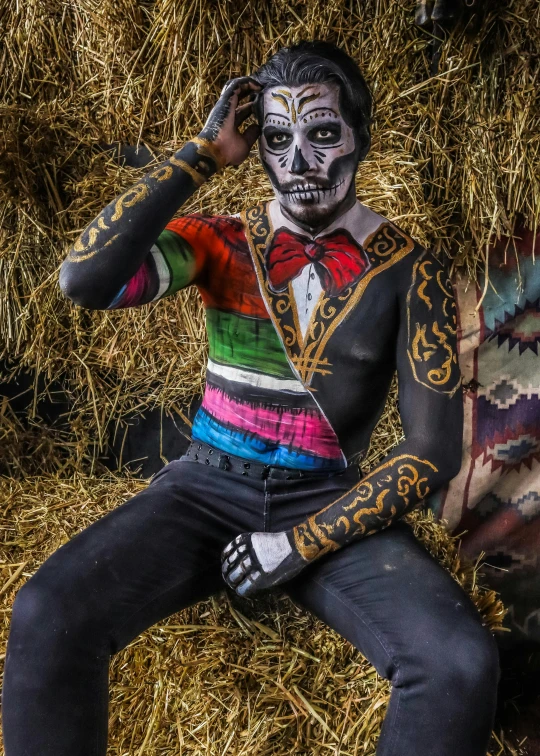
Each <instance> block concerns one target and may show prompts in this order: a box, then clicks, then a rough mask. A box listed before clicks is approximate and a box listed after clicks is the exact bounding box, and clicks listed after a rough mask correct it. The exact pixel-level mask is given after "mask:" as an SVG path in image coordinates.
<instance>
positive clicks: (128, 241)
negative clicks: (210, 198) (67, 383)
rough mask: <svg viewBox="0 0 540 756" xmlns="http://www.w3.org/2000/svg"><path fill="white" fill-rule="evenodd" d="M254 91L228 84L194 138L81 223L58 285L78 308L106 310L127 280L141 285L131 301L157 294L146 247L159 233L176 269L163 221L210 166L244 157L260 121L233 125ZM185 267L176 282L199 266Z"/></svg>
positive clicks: (253, 86) (249, 82) (175, 249)
mask: <svg viewBox="0 0 540 756" xmlns="http://www.w3.org/2000/svg"><path fill="white" fill-rule="evenodd" d="M259 90H260V86H259V85H258V84H257V83H256V82H255V81H254V80H253V79H251V78H250V77H243V78H240V79H233V80H232V81H230V82H228V84H226V85H225V87H224V89H223V91H222V93H221V96H220V98H219V100H218V102H217V103H216V105H215V106H214V108H213V110H212V111H211V113H210V116H209V118H208V121H207V122H206V124H205V126H204V128H203V130H202V131H201V133H200V134H199V136H198V137H195V138H193V139H191V140H190V141H189V142H187V143H186V144H185V145H184V146H183V147H182V148H181V149H179V150H178V151H177V152H175V154H174V155H173V156H172V157H170V158H168V159H167V160H165V161H164V162H163V163H161V164H160V165H159V166H157V167H156V168H154V169H152V170H151V171H150V172H149V173H147V174H146V175H145V176H144V177H143V178H142V179H141V180H140V181H138V182H137V183H136V184H135V185H134V186H132V187H131V188H130V189H128V190H127V191H126V192H124V193H123V194H122V195H120V196H119V197H117V198H116V199H114V200H113V201H112V202H110V203H109V204H108V205H107V207H105V208H104V209H103V210H102V211H101V212H100V214H99V215H98V216H97V218H95V219H94V220H93V221H92V222H91V223H90V224H89V225H88V226H87V227H86V228H85V229H84V231H83V232H82V234H81V235H80V236H79V238H78V239H77V241H76V242H75V244H74V245H73V247H72V248H71V249H70V250H69V253H68V255H67V257H66V259H65V260H64V262H63V263H62V266H61V269H60V279H59V282H60V287H61V289H62V291H63V293H64V294H65V295H66V296H67V297H68V298H69V299H71V300H72V301H73V302H75V303H76V304H78V305H80V306H82V307H86V308H90V309H106V308H108V307H111V306H115V305H114V302H116V303H118V301H119V297H120V296H121V292H122V291H123V290H125V287H126V286H128V283H129V284H131V285H132V287H134V288H137V287H138V288H140V289H141V291H139V297H138V298H137V299H136V301H133V300H130V302H131V303H132V304H142V303H144V302H147V301H151V300H152V299H155V298H156V295H157V294H158V293H159V289H160V285H162V282H161V283H160V268H159V263H160V262H161V258H159V257H156V255H155V254H154V255H152V252H151V250H152V248H153V247H154V246H155V245H156V241H157V240H158V238H159V245H157V251H158V252H160V253H161V254H164V249H163V248H164V247H167V248H168V252H169V255H172V256H173V257H175V258H176V259H177V261H178V266H180V267H182V248H181V247H182V245H181V242H180V241H178V240H176V239H174V236H173V235H169V236H167V232H166V231H164V229H165V226H166V225H167V224H168V222H169V221H170V220H171V218H172V217H173V215H174V214H175V213H176V212H177V211H178V209H179V208H180V207H181V206H182V205H183V204H184V203H185V202H186V201H187V200H188V199H189V197H190V196H191V195H192V194H193V193H194V192H195V191H196V189H197V188H198V187H199V186H201V184H203V183H204V182H205V181H206V180H208V179H209V178H210V177H211V176H212V175H213V174H214V173H215V172H216V171H218V170H219V169H221V168H222V167H223V166H225V165H228V164H232V165H239V164H240V163H241V162H242V161H243V160H244V159H245V158H246V157H247V155H248V154H249V151H250V149H251V147H252V146H253V144H254V143H255V141H256V139H257V136H258V134H259V127H258V126H256V125H255V124H254V125H252V126H249V127H248V128H247V129H246V130H245V132H243V133H242V132H240V131H239V128H238V127H239V126H240V124H241V123H243V121H244V120H245V119H246V118H248V117H249V116H250V115H251V113H252V103H251V102H247V103H245V104H244V105H238V103H239V101H240V100H241V99H242V98H244V97H246V96H248V95H254V94H255V93H256V92H258V91H259ZM175 245H176V246H175ZM155 251H156V250H154V252H155ZM165 254H166V253H165ZM201 264H202V263H199V266H200V265H201ZM184 267H185V270H179V271H177V273H178V281H183V285H187V284H188V283H191V282H192V281H193V280H194V278H195V276H196V275H197V274H198V273H199V272H200V271H199V270H198V268H197V266H193V265H192V264H191V263H189V265H188V264H186V266H184ZM171 293H172V292H171ZM125 306H126V305H125Z"/></svg>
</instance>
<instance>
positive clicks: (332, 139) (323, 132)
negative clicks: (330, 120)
mask: <svg viewBox="0 0 540 756" xmlns="http://www.w3.org/2000/svg"><path fill="white" fill-rule="evenodd" d="M308 138H309V141H310V142H316V143H317V144H335V143H336V142H339V140H340V139H341V129H340V128H336V127H335V126H332V127H331V128H330V127H328V128H326V127H324V126H319V127H317V128H315V129H311V131H310V132H309V134H308Z"/></svg>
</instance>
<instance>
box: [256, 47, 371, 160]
mask: <svg viewBox="0 0 540 756" xmlns="http://www.w3.org/2000/svg"><path fill="white" fill-rule="evenodd" d="M253 78H254V79H256V80H257V81H258V82H259V84H261V86H263V87H265V88H266V87H275V86H278V85H280V84H281V85H286V86H289V87H294V86H300V85H302V84H322V83H323V82H336V83H337V84H338V86H339V90H340V106H341V110H342V113H343V117H344V119H345V121H346V122H347V124H348V125H349V126H350V127H351V128H352V129H353V130H354V131H355V133H356V135H357V137H358V141H359V144H360V145H361V154H360V159H361V160H362V159H363V158H364V157H365V156H366V154H367V152H368V150H369V146H370V143H371V110H372V96H371V92H370V90H369V87H368V85H367V84H366V81H365V79H364V76H363V75H362V72H361V71H360V68H359V66H358V64H357V63H356V62H355V61H354V60H353V59H352V58H351V57H350V56H349V55H347V53H346V52H344V51H343V50H342V49H341V48H339V47H337V46H336V45H333V44H331V43H330V42H323V41H320V40H314V41H313V42H299V43H298V44H296V45H291V46H290V47H282V48H281V50H278V52H277V53H276V54H275V55H273V56H272V57H271V58H270V60H268V61H267V62H266V63H264V64H263V65H262V66H261V67H260V68H259V69H258V71H256V72H255V73H254V74H253ZM261 101H262V97H259V98H258V102H257V104H256V106H255V108H256V111H257V115H258V118H259V121H260V120H261V116H262V102H261Z"/></svg>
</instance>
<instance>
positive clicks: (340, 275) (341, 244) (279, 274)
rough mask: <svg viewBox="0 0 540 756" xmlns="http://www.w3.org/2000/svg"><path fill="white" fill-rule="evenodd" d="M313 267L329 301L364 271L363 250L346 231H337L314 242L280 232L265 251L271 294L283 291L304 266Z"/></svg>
mask: <svg viewBox="0 0 540 756" xmlns="http://www.w3.org/2000/svg"><path fill="white" fill-rule="evenodd" d="M309 263H315V267H316V269H317V272H318V274H319V278H320V280H321V285H322V287H323V289H324V290H325V292H326V293H327V294H328V296H330V297H335V296H336V295H337V294H341V292H342V291H344V290H345V289H346V288H347V287H348V286H350V285H351V284H352V283H354V282H355V281H357V280H358V279H359V278H360V276H361V275H362V274H363V273H364V271H365V270H366V268H367V267H368V261H367V259H366V256H365V253H364V250H363V249H362V247H360V245H358V244H357V243H356V242H355V241H354V239H353V238H352V236H351V235H350V234H349V232H348V231H345V229H339V231H336V232H335V233H333V234H328V236H321V237H319V238H318V239H316V240H313V239H309V238H308V237H307V236H301V235H300V234H295V233H294V232H293V231H288V230H287V229H286V228H280V229H278V231H277V232H276V234H275V235H274V240H273V243H272V246H271V247H270V248H269V249H268V250H267V251H266V269H267V271H268V281H269V282H270V286H271V287H272V289H273V290H274V291H276V292H277V291H284V289H286V288H287V285H288V283H289V281H290V280H291V279H293V278H295V277H296V276H297V275H298V274H299V273H300V271H301V270H302V268H303V267H304V265H308V264H309Z"/></svg>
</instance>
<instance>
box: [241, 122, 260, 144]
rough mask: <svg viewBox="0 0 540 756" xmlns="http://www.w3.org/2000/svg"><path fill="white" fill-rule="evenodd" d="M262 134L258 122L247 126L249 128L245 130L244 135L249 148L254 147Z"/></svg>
mask: <svg viewBox="0 0 540 756" xmlns="http://www.w3.org/2000/svg"><path fill="white" fill-rule="evenodd" d="M260 135H261V127H260V126H259V125H258V124H257V123H252V124H251V125H250V126H248V127H247V129H246V130H245V131H244V133H243V134H242V136H243V137H244V141H245V142H246V144H247V146H248V147H249V149H251V148H252V147H253V145H254V144H255V142H256V141H257V139H258V138H259V137H260Z"/></svg>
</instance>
